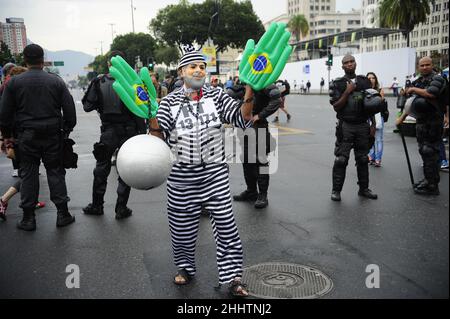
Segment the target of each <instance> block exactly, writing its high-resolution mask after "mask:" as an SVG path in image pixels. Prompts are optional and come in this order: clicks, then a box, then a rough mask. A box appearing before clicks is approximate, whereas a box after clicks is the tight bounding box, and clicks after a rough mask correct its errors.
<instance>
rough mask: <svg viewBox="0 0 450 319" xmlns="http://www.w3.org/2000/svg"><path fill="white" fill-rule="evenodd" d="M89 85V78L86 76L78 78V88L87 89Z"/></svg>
mask: <svg viewBox="0 0 450 319" xmlns="http://www.w3.org/2000/svg"><path fill="white" fill-rule="evenodd" d="M88 85H89V80H88V78H87V77H86V76H83V75H81V76H80V75H79V76H78V86H79V87H81V88H82V87H87V86H88Z"/></svg>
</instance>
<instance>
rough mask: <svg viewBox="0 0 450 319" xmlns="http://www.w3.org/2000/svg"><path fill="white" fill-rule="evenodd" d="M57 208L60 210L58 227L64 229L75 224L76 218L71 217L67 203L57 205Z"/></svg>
mask: <svg viewBox="0 0 450 319" xmlns="http://www.w3.org/2000/svg"><path fill="white" fill-rule="evenodd" d="M56 208H57V209H58V212H57V217H56V227H64V226H67V225H70V224H72V223H73V222H75V216H72V215H70V213H69V209H68V208H67V203H65V204H62V205H57V206H56Z"/></svg>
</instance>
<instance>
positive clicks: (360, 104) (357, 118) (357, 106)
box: [334, 76, 370, 124]
mask: <svg viewBox="0 0 450 319" xmlns="http://www.w3.org/2000/svg"><path fill="white" fill-rule="evenodd" d="M366 79H367V78H366V77H364V76H357V78H356V90H355V91H353V92H352V93H351V94H350V95H349V96H348V99H347V103H346V105H345V106H344V107H343V108H342V109H340V110H339V111H337V118H338V119H340V120H342V121H345V122H348V123H354V124H359V123H364V122H366V121H367V115H366V114H365V112H364V93H363V92H362V91H363V90H366V89H368V88H369V87H370V82H367V81H366ZM347 81H348V80H347V79H346V78H339V79H336V80H335V81H334V82H335V86H336V87H337V89H338V90H339V91H340V92H341V93H343V92H344V91H345V89H346V88H347Z"/></svg>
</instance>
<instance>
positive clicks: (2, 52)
mask: <svg viewBox="0 0 450 319" xmlns="http://www.w3.org/2000/svg"><path fill="white" fill-rule="evenodd" d="M12 58H13V56H12V54H11V51H10V50H9V48H8V46H7V45H6V43H5V42H3V41H0V65H5V64H6V63H8V62H11V61H12Z"/></svg>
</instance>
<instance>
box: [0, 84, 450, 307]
mask: <svg viewBox="0 0 450 319" xmlns="http://www.w3.org/2000/svg"><path fill="white" fill-rule="evenodd" d="M72 93H73V95H74V99H75V101H76V107H77V112H78V125H77V126H76V128H75V131H74V132H73V134H72V135H71V137H72V138H73V139H74V140H75V141H76V143H77V144H76V146H75V151H76V152H77V153H78V154H79V162H78V166H79V167H78V169H76V170H68V171H67V185H68V190H69V196H70V198H71V201H70V202H69V207H70V211H71V212H72V213H73V214H74V215H75V216H76V223H75V224H73V225H71V226H69V227H66V228H63V229H57V228H56V226H55V221H56V209H55V207H54V205H53V204H52V203H51V202H50V199H49V191H48V185H47V181H46V174H45V169H44V168H43V167H41V173H42V175H41V176H40V183H41V189H40V199H41V200H43V201H45V202H46V203H47V206H46V207H44V208H43V209H41V210H39V211H37V227H38V228H37V231H35V232H31V233H29V232H23V231H20V230H18V229H16V225H15V223H16V220H17V219H19V218H20V214H21V212H20V209H19V208H18V204H19V196H16V197H14V198H13V199H12V200H11V201H10V205H9V208H8V221H6V222H1V221H0V242H1V245H0V260H1V262H0V298H182V299H198V298H208V299H221V298H226V297H227V294H226V290H224V289H222V290H215V289H214V286H216V285H217V267H216V259H215V244H214V240H213V237H212V231H211V225H210V222H209V219H208V218H206V217H205V218H202V220H201V223H200V231H199V237H198V241H197V255H196V258H197V264H198V271H197V272H198V274H197V276H196V279H195V280H194V282H192V283H191V284H190V285H189V286H186V287H176V286H175V285H174V284H173V283H172V278H173V275H174V274H175V271H176V268H175V266H174V265H173V263H172V251H171V243H170V236H169V228H168V220H167V215H166V195H165V185H163V186H161V187H159V188H157V189H153V190H150V191H136V190H133V191H132V193H131V196H130V201H129V207H130V208H131V209H133V216H132V217H131V218H129V219H126V220H122V221H116V220H115V219H114V205H115V200H116V186H117V173H116V172H115V170H113V171H112V173H111V175H110V177H109V184H108V189H107V194H106V197H105V200H106V203H105V215H104V216H101V217H93V216H85V215H84V214H83V213H82V210H81V209H82V207H84V206H85V205H87V204H88V203H89V202H90V200H91V198H90V196H91V195H90V194H91V187H92V170H93V168H94V165H95V161H94V157H93V155H92V153H91V151H92V145H93V144H94V143H95V142H97V141H98V137H99V120H98V117H97V115H96V114H95V113H85V112H84V111H83V109H82V105H81V103H80V102H79V101H80V100H81V92H80V91H73V92H72ZM389 102H390V109H391V119H390V120H389V123H388V124H387V127H386V128H385V134H384V140H385V150H384V156H383V166H382V167H381V168H375V167H370V188H371V189H372V190H373V191H374V192H376V193H378V195H379V199H378V200H377V201H371V200H366V199H362V198H360V197H358V196H357V190H358V187H357V184H356V182H357V178H356V168H355V167H354V160H353V156H352V158H351V160H350V165H349V167H348V169H347V179H346V182H345V186H344V190H343V192H342V197H343V201H342V202H341V203H335V202H332V201H331V200H330V191H331V169H332V165H333V160H334V156H333V148H334V128H335V114H334V111H333V110H332V109H331V107H330V106H329V104H328V98H327V97H326V96H325V95H324V96H318V95H314V96H298V95H291V96H289V97H288V99H287V105H288V108H289V111H290V112H291V113H292V115H293V117H292V120H291V121H290V122H289V123H286V117H285V116H284V114H281V115H280V119H281V120H280V123H279V133H280V134H279V145H278V155H279V157H278V170H277V172H276V173H275V174H274V175H272V176H271V180H270V189H269V201H270V204H269V207H268V208H266V209H264V210H258V211H256V210H255V209H254V208H253V207H252V206H251V205H250V204H248V203H234V204H233V207H234V213H235V216H236V221H237V224H238V228H239V232H240V236H241V239H242V242H243V246H244V254H245V256H244V266H251V265H256V264H259V263H266V262H286V263H294V264H301V265H307V266H311V267H314V268H317V269H319V270H321V271H322V272H323V273H325V274H326V275H328V276H329V277H330V278H331V280H332V281H333V289H332V291H331V292H330V293H328V294H327V295H325V296H324V297H323V298H337V299H340V298H448V296H449V280H448V274H449V272H448V269H449V263H448V254H449V250H448V249H449V238H448V237H449V218H448V206H449V197H448V194H449V178H448V173H446V172H442V173H441V177H442V181H441V184H440V190H441V195H440V196H437V197H420V196H417V195H415V194H414V193H413V191H412V188H411V184H410V180H409V175H408V169H407V166H406V162H405V155H404V152H403V147H402V144H401V140H400V137H399V136H398V134H395V133H393V118H394V117H395V112H396V110H395V103H394V102H395V101H394V100H393V99H392V98H390V99H389ZM407 144H408V148H409V153H410V156H411V161H412V164H413V171H414V175H415V178H416V180H418V179H419V178H421V177H422V173H421V161H420V157H419V154H418V152H417V144H416V141H415V139H414V138H408V137H407ZM11 170H12V167H11V163H10V161H9V160H8V159H6V158H5V157H4V156H3V155H2V156H1V157H0V190H2V191H5V190H6V189H7V188H8V187H9V186H10V185H11V184H12V183H13V182H14V178H13V177H11ZM230 182H231V189H232V192H233V193H238V192H240V191H242V190H243V189H244V187H245V183H244V179H243V174H242V167H241V166H240V165H239V164H234V165H231V170H230ZM68 265H77V266H78V267H79V270H80V274H81V276H80V287H79V288H75V289H69V288H67V286H66V279H67V277H68V276H69V275H70V274H71V270H70V269H67V270H68V272H66V267H67V266H68ZM368 265H377V266H378V267H379V270H380V287H379V288H375V289H368V288H367V287H366V279H367V276H369V273H368V272H366V267H367V266H368Z"/></svg>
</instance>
